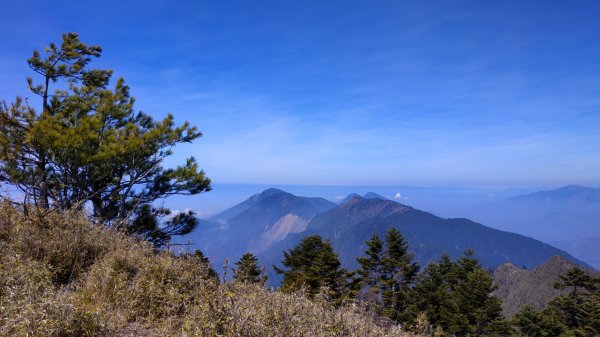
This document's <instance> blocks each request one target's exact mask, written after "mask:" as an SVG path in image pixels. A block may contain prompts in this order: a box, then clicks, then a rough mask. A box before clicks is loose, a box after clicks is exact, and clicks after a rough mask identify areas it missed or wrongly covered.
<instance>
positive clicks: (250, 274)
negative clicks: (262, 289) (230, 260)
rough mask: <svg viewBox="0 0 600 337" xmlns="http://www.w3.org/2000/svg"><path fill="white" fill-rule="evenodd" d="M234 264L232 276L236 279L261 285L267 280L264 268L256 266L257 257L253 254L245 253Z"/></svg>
mask: <svg viewBox="0 0 600 337" xmlns="http://www.w3.org/2000/svg"><path fill="white" fill-rule="evenodd" d="M235 265H236V268H235V269H234V270H233V278H234V279H235V280H236V281H239V282H242V283H249V284H258V285H261V286H262V285H264V284H265V283H266V282H267V276H266V275H265V270H264V268H260V267H259V266H258V258H257V257H256V256H255V255H254V254H252V253H245V254H244V255H242V257H241V258H240V260H239V261H238V262H236V263H235Z"/></svg>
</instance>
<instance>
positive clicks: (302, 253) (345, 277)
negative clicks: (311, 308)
mask: <svg viewBox="0 0 600 337" xmlns="http://www.w3.org/2000/svg"><path fill="white" fill-rule="evenodd" d="M283 255H284V259H283V261H282V264H283V265H284V266H285V267H286V268H288V269H287V270H285V269H282V268H279V267H277V266H273V268H274V269H275V272H276V273H278V274H283V281H282V284H281V289H282V290H283V291H298V290H300V289H302V288H305V289H306V290H307V291H308V293H309V294H310V295H314V294H316V293H318V292H319V291H320V290H321V288H322V287H326V288H327V289H328V291H329V292H330V295H331V299H332V300H333V302H334V303H339V302H340V301H342V300H344V299H345V298H347V297H349V296H350V294H351V292H350V285H351V281H350V280H349V279H350V278H351V276H352V274H351V273H349V272H348V271H346V270H345V269H343V268H342V267H341V263H340V261H339V258H338V255H337V254H336V253H335V252H334V250H333V246H332V245H331V242H329V241H323V238H321V236H319V235H311V236H307V237H305V238H304V239H302V241H300V243H299V244H298V245H297V246H296V247H294V248H292V249H290V250H289V251H287V252H284V253H283Z"/></svg>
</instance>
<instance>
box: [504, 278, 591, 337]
mask: <svg viewBox="0 0 600 337" xmlns="http://www.w3.org/2000/svg"><path fill="white" fill-rule="evenodd" d="M555 287H556V288H558V289H566V290H568V292H567V293H566V294H564V295H561V296H558V297H557V298H554V299H553V300H552V301H550V303H548V305H547V306H546V307H545V308H544V309H543V310H541V311H536V310H534V309H533V308H530V307H525V308H523V309H522V310H521V311H519V312H518V313H517V314H515V316H514V318H513V319H512V321H511V323H512V325H513V327H514V328H516V330H517V331H518V332H520V333H521V334H523V335H526V336H586V337H587V336H599V335H600V278H599V277H593V276H591V275H590V274H589V273H587V272H586V271H584V270H583V269H581V268H578V267H575V268H572V269H570V270H569V271H568V272H567V273H565V274H564V275H561V276H560V281H559V282H558V283H557V284H556V285H555Z"/></svg>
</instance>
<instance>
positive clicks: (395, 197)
mask: <svg viewBox="0 0 600 337" xmlns="http://www.w3.org/2000/svg"><path fill="white" fill-rule="evenodd" d="M394 199H402V194H400V193H399V192H398V193H396V195H394Z"/></svg>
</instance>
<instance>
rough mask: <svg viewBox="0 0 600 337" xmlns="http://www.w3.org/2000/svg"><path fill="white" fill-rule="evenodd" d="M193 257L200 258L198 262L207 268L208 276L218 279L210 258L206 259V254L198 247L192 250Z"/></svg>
mask: <svg viewBox="0 0 600 337" xmlns="http://www.w3.org/2000/svg"><path fill="white" fill-rule="evenodd" d="M194 257H195V258H197V259H198V260H200V263H202V264H204V265H205V266H206V267H207V268H208V273H207V274H208V277H210V278H211V279H214V280H218V279H219V275H218V274H217V272H216V271H215V269H214V268H213V267H212V264H211V263H210V260H209V259H208V257H207V256H206V255H204V253H203V252H202V251H201V250H200V249H196V250H195V251H194Z"/></svg>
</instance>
